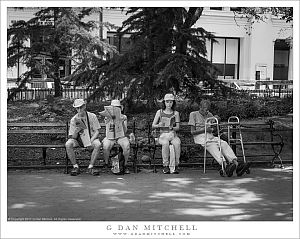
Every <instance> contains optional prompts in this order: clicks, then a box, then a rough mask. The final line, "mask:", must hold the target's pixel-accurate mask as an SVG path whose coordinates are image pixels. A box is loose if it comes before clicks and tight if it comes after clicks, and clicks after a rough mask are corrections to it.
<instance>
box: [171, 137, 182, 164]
mask: <svg viewBox="0 0 300 239" xmlns="http://www.w3.org/2000/svg"><path fill="white" fill-rule="evenodd" d="M171 143H172V144H173V146H174V150H175V166H176V167H177V166H178V164H179V159H180V153H181V146H180V144H181V141H180V138H179V137H178V136H176V137H175V138H174V139H173V140H172V141H171Z"/></svg>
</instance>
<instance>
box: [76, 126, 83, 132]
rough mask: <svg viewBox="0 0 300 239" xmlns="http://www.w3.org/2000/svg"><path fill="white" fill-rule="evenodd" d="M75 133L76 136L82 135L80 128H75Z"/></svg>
mask: <svg viewBox="0 0 300 239" xmlns="http://www.w3.org/2000/svg"><path fill="white" fill-rule="evenodd" d="M75 133H76V134H81V133H83V129H82V128H81V127H79V126H76V128H75Z"/></svg>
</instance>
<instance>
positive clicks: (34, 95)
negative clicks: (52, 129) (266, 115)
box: [7, 89, 293, 101]
mask: <svg viewBox="0 0 300 239" xmlns="http://www.w3.org/2000/svg"><path fill="white" fill-rule="evenodd" d="M11 92H12V89H7V94H8V95H9V94H10V93H11ZM93 92H94V90H93V89H89V90H86V89H63V90H62V97H63V98H65V99H77V98H88V97H89V96H90V95H92V94H93ZM239 92H241V93H244V94H249V95H250V96H252V97H279V98H286V97H292V96H293V89H268V90H239ZM204 93H205V94H207V95H212V94H214V93H216V91H215V90H205V92H204ZM51 95H54V89H22V90H20V91H19V92H17V93H16V95H15V96H14V97H13V99H12V100H13V101H22V100H41V99H46V98H47V96H51ZM93 100H94V101H98V100H100V99H97V98H95V99H93Z"/></svg>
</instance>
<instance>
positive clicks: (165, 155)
mask: <svg viewBox="0 0 300 239" xmlns="http://www.w3.org/2000/svg"><path fill="white" fill-rule="evenodd" d="M158 143H159V144H161V153H162V159H163V167H164V173H169V172H170V171H169V168H168V167H169V156H170V146H169V140H168V139H167V137H166V136H165V135H164V134H162V135H161V136H160V137H159V139H158Z"/></svg>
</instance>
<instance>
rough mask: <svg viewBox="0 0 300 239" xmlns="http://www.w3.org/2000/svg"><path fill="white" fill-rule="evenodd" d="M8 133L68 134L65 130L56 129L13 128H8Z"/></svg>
mask: <svg viewBox="0 0 300 239" xmlns="http://www.w3.org/2000/svg"><path fill="white" fill-rule="evenodd" d="M7 133H8V134H66V131H65V130H55V129H13V130H7Z"/></svg>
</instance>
